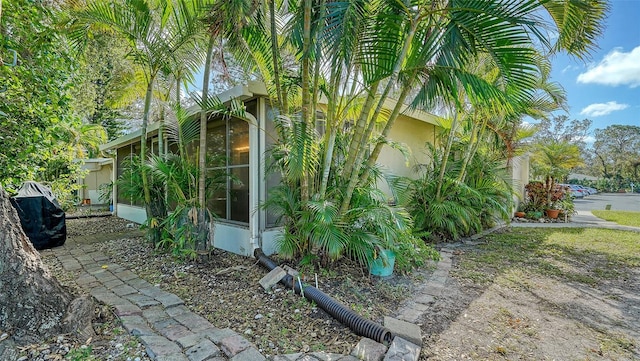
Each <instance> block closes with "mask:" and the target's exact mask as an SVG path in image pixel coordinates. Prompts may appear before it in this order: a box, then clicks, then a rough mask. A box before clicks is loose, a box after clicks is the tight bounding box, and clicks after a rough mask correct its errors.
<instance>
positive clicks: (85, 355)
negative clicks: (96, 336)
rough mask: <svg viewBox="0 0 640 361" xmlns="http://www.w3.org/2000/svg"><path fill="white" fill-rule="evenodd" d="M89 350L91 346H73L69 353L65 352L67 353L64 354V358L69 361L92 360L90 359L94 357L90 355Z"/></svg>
mask: <svg viewBox="0 0 640 361" xmlns="http://www.w3.org/2000/svg"><path fill="white" fill-rule="evenodd" d="M91 351H92V350H91V346H89V347H81V348H74V349H71V350H70V351H69V353H67V355H66V356H65V359H68V360H71V361H92V360H95V357H93V355H91Z"/></svg>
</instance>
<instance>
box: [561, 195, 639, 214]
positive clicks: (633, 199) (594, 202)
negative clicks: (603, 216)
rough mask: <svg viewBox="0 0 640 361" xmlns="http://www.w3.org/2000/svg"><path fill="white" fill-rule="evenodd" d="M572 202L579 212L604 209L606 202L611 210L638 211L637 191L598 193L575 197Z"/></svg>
mask: <svg viewBox="0 0 640 361" xmlns="http://www.w3.org/2000/svg"><path fill="white" fill-rule="evenodd" d="M573 203H574V204H575V206H576V210H577V211H578V212H579V213H580V212H583V211H592V210H598V209H605V207H606V206H607V205H608V204H610V205H611V210H614V211H635V212H640V194H639V193H598V194H592V195H590V196H587V197H585V198H582V199H576V200H574V202H573Z"/></svg>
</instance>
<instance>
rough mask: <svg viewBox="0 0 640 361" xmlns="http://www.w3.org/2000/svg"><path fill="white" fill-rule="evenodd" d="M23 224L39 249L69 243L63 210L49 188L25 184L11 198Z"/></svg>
mask: <svg viewBox="0 0 640 361" xmlns="http://www.w3.org/2000/svg"><path fill="white" fill-rule="evenodd" d="M11 204H12V205H13V207H14V208H15V209H16V210H17V211H18V216H19V217H20V224H21V225H22V229H23V230H24V233H26V234H27V236H28V237H29V239H30V240H31V243H32V244H33V246H34V247H35V248H36V249H46V248H53V247H58V246H62V245H63V244H64V242H65V241H66V240H67V224H66V221H65V215H64V211H63V210H62V207H60V204H59V203H58V201H57V200H56V198H55V196H54V195H53V192H51V189H49V188H48V187H46V186H44V185H42V184H40V183H38V182H25V183H24V184H22V187H21V188H20V190H19V191H18V195H16V196H15V197H12V198H11Z"/></svg>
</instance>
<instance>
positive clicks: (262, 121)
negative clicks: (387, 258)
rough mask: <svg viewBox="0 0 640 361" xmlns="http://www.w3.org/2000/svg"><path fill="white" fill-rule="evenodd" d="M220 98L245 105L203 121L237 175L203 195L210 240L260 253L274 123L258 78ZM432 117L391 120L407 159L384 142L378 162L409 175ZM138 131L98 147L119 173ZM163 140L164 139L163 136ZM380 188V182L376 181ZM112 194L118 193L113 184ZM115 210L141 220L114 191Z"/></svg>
mask: <svg viewBox="0 0 640 361" xmlns="http://www.w3.org/2000/svg"><path fill="white" fill-rule="evenodd" d="M218 98H219V99H220V100H221V101H222V102H229V101H231V100H232V99H234V100H235V101H241V102H242V103H244V105H245V107H246V113H247V114H248V115H247V117H248V118H255V119H254V120H252V121H250V122H247V121H245V120H241V119H236V118H233V117H231V118H228V119H226V118H222V117H219V118H212V119H210V120H209V124H208V135H207V139H208V140H207V143H208V144H207V152H208V153H209V154H211V155H216V154H221V155H224V156H226V159H227V161H226V164H225V165H224V166H222V167H221V168H222V169H223V170H226V171H227V172H228V173H230V174H233V176H234V178H235V179H236V180H239V181H240V182H237V181H233V182H232V181H231V180H229V181H228V183H227V186H226V189H225V190H223V191H221V192H219V194H217V196H216V197H214V199H211V200H209V201H208V206H209V208H210V209H211V210H212V211H213V212H215V213H216V214H217V216H218V217H219V218H218V219H217V220H216V221H215V223H216V224H215V235H214V246H215V247H216V248H221V249H224V250H227V251H230V252H234V253H237V254H241V255H252V253H253V250H254V248H256V247H261V248H262V249H263V250H264V251H265V253H266V254H271V253H273V252H274V251H275V250H276V242H275V240H276V237H277V236H278V235H279V234H280V233H281V229H280V228H278V227H277V225H276V224H275V222H274V220H275V217H274V216H273V215H271V214H269V212H267V211H265V210H263V209H261V208H260V204H261V203H262V202H264V201H265V199H266V197H268V192H267V191H268V189H269V188H270V187H272V186H274V185H276V184H277V182H278V179H277V177H265V164H264V154H265V151H266V150H267V149H269V148H270V147H271V146H272V145H273V144H274V143H275V140H276V138H277V135H276V132H275V128H274V123H273V119H274V112H273V110H272V107H271V102H270V101H269V98H268V96H267V90H266V88H265V86H264V84H262V83H259V82H249V83H248V84H247V85H243V86H236V87H234V88H232V89H230V90H228V91H226V92H224V93H222V94H219V95H218ZM437 124H438V122H437V117H436V116H434V115H432V114H429V113H426V112H420V111H413V112H406V114H405V115H401V116H400V117H399V119H398V120H397V121H396V124H395V126H394V128H393V130H392V131H391V134H390V138H391V139H393V140H394V141H396V142H402V143H404V144H406V145H407V146H408V147H409V149H411V150H412V157H411V159H410V161H409V162H406V161H405V158H404V157H403V155H402V154H401V153H400V152H399V151H397V150H394V149H391V148H388V147H386V146H385V149H384V150H383V152H382V153H381V155H380V157H379V159H378V163H380V164H381V165H382V166H383V167H385V168H386V169H387V170H388V171H389V172H390V173H392V174H396V175H402V176H411V175H412V174H413V171H412V167H413V166H414V165H415V164H416V163H423V162H426V161H427V155H426V154H425V153H424V152H423V151H422V149H424V145H425V143H426V142H435V141H436V128H437V127H438V125H437ZM147 135H148V139H150V142H149V148H150V151H151V152H157V149H158V123H154V124H151V125H149V126H148V129H147ZM140 136H141V132H140V130H138V131H137V132H133V133H131V134H128V135H125V136H123V137H121V138H118V139H116V140H113V141H111V142H109V143H107V144H104V145H102V146H101V150H103V151H107V150H110V151H113V152H114V153H115V155H116V158H115V170H114V172H115V174H116V176H119V175H120V174H121V169H120V166H121V164H122V161H123V159H125V158H126V157H127V156H128V155H129V154H131V153H134V152H139V147H140ZM164 144H166V142H164ZM381 189H383V190H385V189H386V185H381ZM114 194H118V192H117V189H116V190H115V191H114ZM114 211H115V214H116V215H117V216H119V217H121V218H125V219H128V220H131V221H134V222H137V223H143V222H144V221H145V220H146V212H145V209H144V207H142V205H141V204H134V203H132V202H131V201H129V200H127V199H123V198H122V197H120V196H118V197H117V201H116V203H115V210H114Z"/></svg>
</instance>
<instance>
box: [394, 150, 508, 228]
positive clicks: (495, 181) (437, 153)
mask: <svg viewBox="0 0 640 361" xmlns="http://www.w3.org/2000/svg"><path fill="white" fill-rule="evenodd" d="M427 151H428V152H429V154H430V158H431V159H432V162H431V163H429V164H423V165H421V166H420V167H419V169H420V170H421V171H422V172H423V173H422V175H421V176H420V177H419V178H418V179H415V180H411V179H407V178H400V179H398V180H396V186H395V188H396V189H399V190H401V189H405V190H406V191H405V193H404V194H402V193H398V194H399V201H400V202H401V204H406V207H407V211H408V212H409V213H410V214H411V215H412V216H413V219H414V222H415V229H416V231H418V232H428V234H429V238H431V239H443V240H456V239H459V238H460V237H464V236H468V235H470V234H473V233H477V232H479V231H481V230H482V229H484V228H488V227H490V226H492V225H493V223H494V222H495V220H496V219H503V220H506V219H508V217H509V212H510V209H511V208H510V204H511V195H512V193H511V192H512V191H511V187H510V184H509V183H508V181H507V180H505V179H504V177H503V176H502V173H503V172H504V170H503V169H501V166H500V165H499V162H497V161H495V160H491V159H490V157H488V156H486V155H483V154H482V153H476V154H475V156H474V160H473V161H472V162H470V163H469V165H468V175H467V179H466V181H465V182H462V181H460V180H459V179H457V175H458V173H459V170H460V162H458V161H451V162H449V165H448V167H447V171H446V173H445V176H444V178H443V181H442V182H440V181H439V178H438V174H437V171H438V170H439V169H440V167H441V162H442V161H443V153H442V151H441V150H438V149H436V148H435V147H433V146H431V145H429V146H428V147H427ZM438 192H439V193H438Z"/></svg>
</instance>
